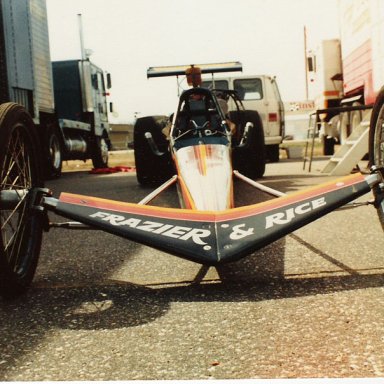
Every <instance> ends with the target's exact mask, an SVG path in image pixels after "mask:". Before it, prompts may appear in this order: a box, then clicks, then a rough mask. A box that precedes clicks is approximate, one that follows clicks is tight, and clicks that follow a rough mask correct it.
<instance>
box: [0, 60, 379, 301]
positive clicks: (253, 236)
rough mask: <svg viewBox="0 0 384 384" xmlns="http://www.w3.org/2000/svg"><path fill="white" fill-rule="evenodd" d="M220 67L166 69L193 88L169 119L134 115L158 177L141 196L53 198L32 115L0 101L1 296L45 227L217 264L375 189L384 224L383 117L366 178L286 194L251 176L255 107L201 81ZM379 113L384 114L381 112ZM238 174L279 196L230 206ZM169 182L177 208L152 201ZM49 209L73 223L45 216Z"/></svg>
mask: <svg viewBox="0 0 384 384" xmlns="http://www.w3.org/2000/svg"><path fill="white" fill-rule="evenodd" d="M223 66H224V65H223V64H220V65H216V66H212V65H210V66H207V67H204V65H201V66H197V65H195V66H187V67H186V68H185V67H183V68H181V69H177V68H176V69H175V68H174V67H172V71H171V72H172V73H171V74H172V75H175V74H176V75H180V74H181V73H184V74H186V75H187V79H188V80H189V83H190V84H191V85H192V88H190V89H188V90H186V91H184V92H183V93H182V94H181V96H180V99H179V103H178V107H177V110H176V112H175V113H174V114H173V116H172V118H171V120H170V121H169V122H168V124H158V123H156V122H154V120H153V119H146V118H143V120H142V121H138V124H137V131H135V144H134V145H135V152H136V151H137V153H138V154H139V156H141V159H140V161H143V156H142V155H143V153H144V154H147V155H148V157H149V158H148V159H147V160H148V161H149V162H150V163H151V164H152V167H145V166H144V165H143V164H142V163H140V161H139V162H138V164H137V166H138V168H137V177H138V180H139V182H141V183H142V184H153V185H156V184H160V185H159V186H158V187H157V188H156V189H155V190H154V191H153V192H151V193H150V194H149V195H148V196H147V197H145V198H144V199H142V200H141V201H140V202H138V203H130V202H122V201H113V200H109V199H103V198H96V197H91V196H84V195H78V194H71V193H61V195H60V196H59V198H58V199H56V198H53V197H52V193H51V191H49V190H48V189H46V188H44V183H43V180H42V176H41V172H40V171H41V165H40V157H39V143H38V140H37V133H36V127H35V125H34V124H33V120H32V118H31V117H30V115H29V114H28V113H27V111H26V110H25V109H24V108H23V107H22V106H20V105H17V104H14V103H6V104H3V105H1V106H0V181H1V183H0V224H1V237H0V293H1V295H3V296H7V297H13V296H17V295H19V294H20V293H22V292H24V291H25V290H26V289H27V288H28V286H29V285H30V283H31V281H32V279H33V276H34V273H35V269H36V266H37V263H38V258H39V252H40V247H41V241H42V233H43V231H47V230H49V229H50V228H51V227H59V228H60V227H62V228H74V229H79V228H80V229H100V230H103V231H106V232H109V233H112V234H115V235H117V236H121V237H124V238H126V239H128V240H131V241H135V242H138V243H141V244H144V245H147V246H150V247H153V248H156V249H159V250H162V251H166V252H168V253H170V254H171V255H175V256H178V257H182V258H185V259H188V260H191V261H194V262H197V263H200V264H204V265H213V266H215V265H218V264H221V263H228V262H233V261H236V260H239V259H240V258H242V257H245V256H247V255H249V254H250V253H252V252H254V251H256V250H258V249H260V248H262V247H264V246H266V245H268V244H270V243H272V242H273V241H276V240H278V239H279V238H281V237H283V236H285V235H287V234H288V233H290V232H292V231H294V230H296V229H298V228H300V227H302V226H304V225H307V224H309V223H310V222H312V221H314V220H316V219H318V218H320V217H322V216H324V215H326V214H327V213H329V212H332V211H334V210H335V209H337V208H339V207H341V206H343V205H345V204H347V203H349V202H351V201H353V200H355V199H356V198H358V197H360V196H362V195H364V194H366V193H368V192H370V191H371V190H372V191H373V195H374V199H373V200H372V201H371V204H372V206H374V207H375V208H376V209H377V211H378V214H379V219H380V221H381V223H382V225H384V219H383V217H384V214H383V212H384V182H383V159H384V154H383V152H384V145H383V143H384V138H383V131H384V128H383V124H381V125H376V126H373V127H371V129H372V135H373V136H372V137H374V139H373V142H374V146H373V151H374V154H373V155H372V156H371V158H372V159H376V160H375V163H373V164H372V165H373V166H372V172H371V174H370V175H363V174H361V173H356V174H352V175H349V176H345V177H342V178H339V179H338V180H334V181H332V182H328V183H324V184H321V185H318V186H315V187H312V188H308V189H305V190H303V191H299V192H296V193H292V194H289V195H286V194H284V193H282V192H279V191H276V190H274V189H271V188H269V187H266V186H264V185H263V184H261V183H259V182H257V181H255V180H254V179H256V178H257V177H261V176H262V174H263V173H264V167H265V163H263V161H264V157H263V156H264V154H263V148H264V143H263V140H262V125H261V120H260V118H259V116H258V115H257V112H255V113H254V114H249V113H248V112H247V111H243V110H238V111H236V113H233V114H232V115H228V114H227V113H226V107H225V103H224V102H228V98H229V97H231V96H233V94H232V92H230V91H227V92H226V91H225V90H221V91H220V92H216V91H213V90H209V89H204V88H201V87H199V83H200V80H201V72H204V70H205V71H211V72H212V73H214V72H215V71H223ZM200 67H203V71H202V70H201V69H200ZM204 68H205V69H204ZM218 68H219V69H218ZM239 68H241V65H240V64H239V63H230V65H228V66H226V70H228V71H230V70H239ZM167 70H169V68H168V69H167ZM158 71H160V72H161V69H154V68H151V71H150V72H149V73H151V74H153V73H155V72H156V75H159V76H160V74H159V72H158ZM379 112H380V113H381V114H382V116H383V119H384V111H381V110H380V111H379ZM231 119H233V120H235V123H233V122H232V121H231ZM383 119H382V120H383ZM139 120H140V119H139ZM144 123H145V124H144ZM233 126H235V129H236V130H233ZM164 130H165V131H167V132H168V134H167V135H168V136H166V134H165V133H163V132H164ZM157 137H160V138H161V141H160V142H156V138H157ZM260 141H261V143H260ZM164 143H166V144H167V146H166V147H165V146H164ZM153 159H157V160H156V164H160V165H161V166H163V167H166V169H165V170H164V172H163V173H161V174H160V175H159V172H154V171H153V168H156V167H155V165H154V164H155V163H154V160H153ZM255 160H260V161H261V163H262V164H261V166H260V164H254V163H252V162H253V161H255ZM234 178H238V179H240V180H242V181H243V182H246V183H248V184H250V185H252V186H254V187H255V188H256V189H257V190H261V191H263V192H267V193H269V194H271V195H273V196H275V197H276V198H275V199H272V200H268V201H265V202H262V203H258V204H253V205H248V206H242V207H235V206H234V199H233V192H234ZM174 184H176V186H177V191H178V195H179V200H180V206H181V207H180V208H164V207H159V206H154V205H150V203H151V202H152V200H153V199H154V198H155V197H156V196H158V195H159V194H161V193H162V192H163V191H164V190H166V189H167V188H169V187H170V186H171V185H174ZM50 212H53V213H55V214H58V215H60V216H62V217H65V218H68V219H69V220H71V221H68V222H64V223H51V222H50V221H49V217H48V216H49V213H50Z"/></svg>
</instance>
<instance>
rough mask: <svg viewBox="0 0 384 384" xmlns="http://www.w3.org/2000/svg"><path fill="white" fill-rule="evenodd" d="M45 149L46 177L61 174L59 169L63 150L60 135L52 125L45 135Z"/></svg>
mask: <svg viewBox="0 0 384 384" xmlns="http://www.w3.org/2000/svg"><path fill="white" fill-rule="evenodd" d="M47 150H48V164H47V172H46V173H47V175H46V176H47V178H50V179H51V178H56V177H60V176H61V169H62V165H63V151H62V146H61V142H60V136H59V133H58V130H57V128H55V127H52V128H50V129H49V130H48V135H47Z"/></svg>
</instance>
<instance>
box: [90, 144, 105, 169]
mask: <svg viewBox="0 0 384 384" xmlns="http://www.w3.org/2000/svg"><path fill="white" fill-rule="evenodd" d="M108 157H109V154H108V144H107V141H106V139H105V138H104V137H96V138H95V143H94V148H93V154H92V164H93V166H94V167H95V168H107V167H108Z"/></svg>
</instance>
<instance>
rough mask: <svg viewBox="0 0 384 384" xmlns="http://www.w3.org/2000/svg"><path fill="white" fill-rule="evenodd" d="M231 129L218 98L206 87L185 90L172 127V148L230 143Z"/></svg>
mask: <svg viewBox="0 0 384 384" xmlns="http://www.w3.org/2000/svg"><path fill="white" fill-rule="evenodd" d="M230 135H231V133H230V129H229V127H228V125H227V123H226V117H225V115H224V113H223V111H222V109H221V107H220V104H219V102H218V100H217V98H216V95H215V94H214V93H212V92H211V91H210V90H209V89H206V88H192V89H189V90H187V91H184V92H183V93H182V95H181V96H180V99H179V104H178V108H177V112H176V114H175V115H174V116H173V121H172V127H171V132H170V136H171V145H173V146H174V147H176V149H177V148H178V147H180V146H185V145H193V143H194V142H196V144H198V143H207V141H212V140H213V141H214V142H215V141H216V142H223V143H230Z"/></svg>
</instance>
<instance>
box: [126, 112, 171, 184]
mask: <svg viewBox="0 0 384 384" xmlns="http://www.w3.org/2000/svg"><path fill="white" fill-rule="evenodd" d="M164 120H165V116H164V117H163V120H161V118H156V117H153V116H147V117H142V118H139V119H137V120H136V123H135V127H134V133H133V140H134V142H133V146H134V154H135V165H136V177H137V181H138V182H139V183H140V184H141V185H143V186H155V185H160V184H162V183H163V182H165V181H166V180H167V179H169V178H170V177H171V176H172V175H173V173H174V170H173V162H172V159H171V156H170V154H169V151H168V146H169V143H168V140H167V138H166V137H165V135H164V134H163V132H162V129H163V128H164ZM146 132H149V133H151V135H152V138H153V140H154V142H155V143H156V145H157V148H158V150H159V152H161V153H162V155H156V154H155V153H153V151H152V149H151V147H150V145H149V143H148V140H147V138H146V137H145V133H146Z"/></svg>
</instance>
